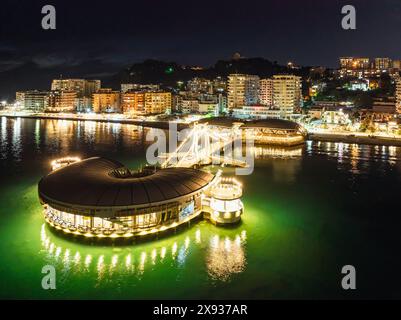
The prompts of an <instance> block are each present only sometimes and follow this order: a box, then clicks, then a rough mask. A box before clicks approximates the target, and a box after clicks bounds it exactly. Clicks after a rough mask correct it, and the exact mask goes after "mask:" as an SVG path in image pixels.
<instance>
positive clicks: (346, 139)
mask: <svg viewBox="0 0 401 320" xmlns="http://www.w3.org/2000/svg"><path fill="white" fill-rule="evenodd" d="M0 116H1V117H6V118H11V119H15V118H26V119H44V120H67V121H95V122H104V123H120V124H132V125H136V126H141V127H148V128H157V129H163V130H168V129H169V122H168V121H160V120H159V121H146V120H134V119H102V118H96V117H94V118H78V117H75V116H73V115H71V116H57V115H41V114H39V115H37V114H9V113H8V114H7V113H4V114H1V113H0ZM189 127H190V124H188V123H182V122H177V129H178V130H182V129H186V128H189ZM307 139H309V140H312V141H322V142H343V143H357V144H368V145H383V146H396V147H401V138H395V137H383V136H374V137H372V136H370V137H369V136H362V135H359V136H358V135H353V134H342V133H308V136H307Z"/></svg>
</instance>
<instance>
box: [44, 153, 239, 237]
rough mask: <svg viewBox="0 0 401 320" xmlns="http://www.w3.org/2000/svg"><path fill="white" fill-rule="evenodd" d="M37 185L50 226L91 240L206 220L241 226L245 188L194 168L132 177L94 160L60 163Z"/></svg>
mask: <svg viewBox="0 0 401 320" xmlns="http://www.w3.org/2000/svg"><path fill="white" fill-rule="evenodd" d="M54 169H55V170H53V171H52V172H50V173H49V174H48V175H46V176H45V177H43V178H42V179H41V180H40V182H39V185H38V193H39V199H40V202H41V204H42V205H43V207H44V215H45V219H46V221H47V222H48V223H49V224H50V225H51V226H53V227H55V228H57V229H61V230H63V231H65V232H66V233H73V234H82V235H85V236H87V237H112V238H114V237H116V238H117V237H134V236H142V235H146V234H152V233H159V232H162V231H165V230H168V229H171V228H175V227H177V226H179V225H181V224H184V223H186V222H188V221H190V220H192V219H194V218H195V217H198V216H201V215H202V216H203V217H205V218H207V219H209V220H210V221H212V222H213V223H216V224H231V223H235V222H238V221H239V220H240V218H241V214H242V212H243V204H242V202H241V196H242V188H241V185H240V184H239V183H238V182H237V181H236V180H235V179H228V178H223V177H221V175H220V172H218V173H217V174H216V175H214V174H212V173H209V172H205V171H203V170H198V169H192V168H166V169H159V170H155V169H146V170H142V171H140V172H132V171H130V170H129V169H127V168H125V167H124V166H123V165H122V164H121V163H119V162H118V161H115V160H110V159H106V158H100V157H94V158H89V159H85V160H82V161H76V162H72V161H64V162H63V160H62V159H61V161H59V162H57V163H56V165H55V166H54Z"/></svg>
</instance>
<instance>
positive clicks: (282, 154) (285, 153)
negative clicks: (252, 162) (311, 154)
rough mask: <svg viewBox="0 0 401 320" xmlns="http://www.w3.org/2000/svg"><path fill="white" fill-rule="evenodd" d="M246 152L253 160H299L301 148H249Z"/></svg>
mask: <svg viewBox="0 0 401 320" xmlns="http://www.w3.org/2000/svg"><path fill="white" fill-rule="evenodd" d="M248 151H249V152H250V154H251V155H253V156H254V157H255V159H276V158H284V159H289V158H299V157H302V152H303V146H302V145H301V146H296V147H271V146H257V147H255V146H254V147H250V148H248Z"/></svg>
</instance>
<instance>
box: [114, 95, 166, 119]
mask: <svg viewBox="0 0 401 320" xmlns="http://www.w3.org/2000/svg"><path fill="white" fill-rule="evenodd" d="M171 105H172V96H171V92H164V91H127V92H125V93H123V94H122V109H123V112H124V113H129V114H138V115H146V114H160V113H169V112H171Z"/></svg>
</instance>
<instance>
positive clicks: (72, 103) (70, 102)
mask: <svg viewBox="0 0 401 320" xmlns="http://www.w3.org/2000/svg"><path fill="white" fill-rule="evenodd" d="M46 99H47V100H46V111H48V112H74V111H76V109H77V108H76V102H77V101H76V100H77V92H76V91H67V90H63V91H51V92H50V93H49V95H48V96H47V98H46Z"/></svg>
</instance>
